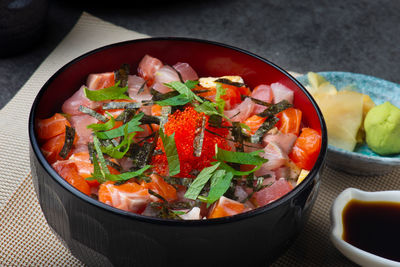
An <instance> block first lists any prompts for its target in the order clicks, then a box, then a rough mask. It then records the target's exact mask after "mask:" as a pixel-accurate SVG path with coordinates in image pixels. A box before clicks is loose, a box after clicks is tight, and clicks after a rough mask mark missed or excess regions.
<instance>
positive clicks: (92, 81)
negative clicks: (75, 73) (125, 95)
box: [86, 72, 115, 90]
mask: <svg viewBox="0 0 400 267" xmlns="http://www.w3.org/2000/svg"><path fill="white" fill-rule="evenodd" d="M114 83H115V78H114V72H105V73H96V74H90V75H89V76H88V78H87V81H86V84H87V87H88V88H89V89H91V90H99V89H103V88H107V87H110V86H113V85H114Z"/></svg>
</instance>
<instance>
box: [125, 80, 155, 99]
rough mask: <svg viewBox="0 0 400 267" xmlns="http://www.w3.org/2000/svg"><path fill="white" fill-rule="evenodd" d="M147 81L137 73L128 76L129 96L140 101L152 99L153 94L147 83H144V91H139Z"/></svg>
mask: <svg viewBox="0 0 400 267" xmlns="http://www.w3.org/2000/svg"><path fill="white" fill-rule="evenodd" d="M144 83H145V80H144V79H143V78H142V77H139V76H137V75H129V76H128V88H129V89H128V94H129V97H130V98H132V99H134V100H136V101H138V102H140V101H142V100H150V99H151V97H152V95H151V94H150V89H149V88H148V87H147V85H146V84H145V85H144V88H143V92H141V93H139V90H140V88H141V87H142V86H143V84H144Z"/></svg>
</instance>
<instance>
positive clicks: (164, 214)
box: [149, 202, 182, 220]
mask: <svg viewBox="0 0 400 267" xmlns="http://www.w3.org/2000/svg"><path fill="white" fill-rule="evenodd" d="M149 205H150V207H152V208H153V209H155V210H158V212H157V215H156V216H157V217H159V218H162V219H173V220H182V218H181V217H179V216H178V214H175V213H174V212H173V211H172V209H171V208H170V205H169V203H168V202H162V203H160V202H151V203H150V204H149Z"/></svg>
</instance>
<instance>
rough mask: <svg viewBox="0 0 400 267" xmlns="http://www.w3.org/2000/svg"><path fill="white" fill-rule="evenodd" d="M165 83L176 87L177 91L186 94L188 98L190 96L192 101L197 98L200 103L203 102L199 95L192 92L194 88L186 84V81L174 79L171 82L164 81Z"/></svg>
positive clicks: (173, 87) (170, 86)
mask: <svg viewBox="0 0 400 267" xmlns="http://www.w3.org/2000/svg"><path fill="white" fill-rule="evenodd" d="M164 85H165V86H167V87H169V88H172V89H174V90H175V91H178V92H179V93H180V94H182V95H185V96H186V97H187V98H189V100H190V101H193V100H197V101H199V102H200V103H202V102H203V100H202V99H201V98H200V97H199V96H197V95H196V94H195V93H193V92H192V90H191V89H190V88H189V87H188V86H187V85H186V83H181V82H178V81H173V82H169V83H164ZM189 85H190V83H189Z"/></svg>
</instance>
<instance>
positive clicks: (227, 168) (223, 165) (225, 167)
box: [211, 162, 261, 176]
mask: <svg viewBox="0 0 400 267" xmlns="http://www.w3.org/2000/svg"><path fill="white" fill-rule="evenodd" d="M218 163H219V164H220V169H223V170H225V171H227V172H231V173H232V174H233V175H235V176H244V175H249V174H250V173H253V172H256V171H258V170H259V169H260V168H261V165H258V166H255V167H254V169H252V170H250V171H238V170H236V169H234V168H233V167H231V166H229V165H228V164H227V163H225V162H218ZM211 164H215V163H214V162H212V163H211Z"/></svg>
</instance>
